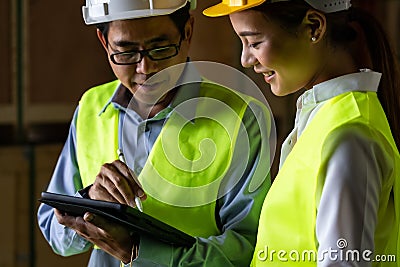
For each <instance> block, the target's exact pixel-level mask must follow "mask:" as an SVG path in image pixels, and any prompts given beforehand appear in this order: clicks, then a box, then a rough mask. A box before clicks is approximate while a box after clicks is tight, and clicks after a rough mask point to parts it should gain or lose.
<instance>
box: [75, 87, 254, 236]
mask: <svg viewBox="0 0 400 267" xmlns="http://www.w3.org/2000/svg"><path fill="white" fill-rule="evenodd" d="M117 86H118V83H116V82H113V83H110V84H106V85H103V86H100V87H97V88H95V89H92V90H89V91H88V93H86V94H85V95H84V97H83V98H82V100H81V102H80V108H79V114H78V122H77V139H78V140H77V144H78V145H77V146H78V148H77V153H78V163H79V168H80V171H81V175H82V181H83V184H84V186H87V185H89V184H91V183H93V181H94V179H95V177H96V175H97V174H98V172H99V170H100V166H101V165H102V164H104V163H106V162H112V161H113V160H115V159H116V158H117V155H116V149H117V145H118V113H117V111H116V110H115V109H114V108H111V107H109V108H107V109H106V111H105V112H104V113H103V114H102V115H101V116H98V115H97V112H98V111H99V110H101V108H102V107H103V106H104V105H105V103H107V101H108V100H109V99H110V97H111V96H112V94H113V92H114V91H115V89H116V87H117ZM99 94H101V96H98V95H99ZM202 98H205V99H213V100H215V101H217V102H219V103H220V104H221V103H225V104H226V105H227V106H228V107H230V111H227V109H221V108H219V110H218V109H212V108H211V109H210V107H209V101H206V102H205V103H204V104H203V102H202V101H201V99H202ZM211 102H212V101H211ZM220 106H221V105H220ZM193 108H196V117H197V118H196V119H195V120H193V121H187V119H186V118H184V117H181V116H180V115H179V112H176V113H174V112H172V114H171V116H170V117H169V118H168V119H167V121H166V123H165V125H164V127H163V129H162V130H161V133H160V135H159V136H158V138H157V140H156V141H155V143H154V146H153V149H152V150H151V152H150V155H149V157H148V160H147V162H146V164H145V166H144V168H143V170H142V172H141V173H140V175H139V179H140V181H141V183H142V185H143V188H144V191H145V192H146V193H147V195H148V198H147V199H146V200H145V201H143V209H144V211H145V212H146V213H147V214H150V215H151V216H153V217H156V218H158V219H159V220H161V221H164V222H166V223H168V224H170V225H172V226H174V227H176V228H178V229H180V230H182V231H184V232H186V233H188V234H190V235H192V236H200V237H208V236H211V235H218V234H220V230H219V229H218V227H217V224H216V221H215V201H216V199H217V195H218V189H219V185H220V182H221V178H222V177H223V176H224V174H225V172H226V171H227V169H228V168H229V166H230V162H231V157H232V151H233V149H234V145H235V141H236V137H237V133H238V130H239V126H240V124H241V119H242V117H243V114H244V112H245V110H246V108H247V103H246V101H244V100H243V98H242V97H241V96H239V95H236V94H235V93H232V92H231V91H230V90H226V89H224V88H222V87H220V86H217V85H213V84H210V83H202V85H201V89H200V96H199V101H198V103H197V104H196V105H195V106H193ZM210 111H213V114H212V116H211V119H207V118H206V117H207V114H209V112H210ZM232 111H233V112H234V115H235V116H234V117H232V114H229V113H228V112H232ZM82 114H83V115H82ZM214 120H215V121H214ZM221 125H222V127H221ZM100 129H101V130H100ZM178 137H179V138H178ZM207 140H208V141H209V140H212V142H213V144H210V143H207V142H208V141H207ZM202 142H205V144H204V143H203V144H202ZM82 147H83V149H82ZM179 148H180V151H179V150H177V149H179ZM202 149H205V150H204V151H202ZM213 149H216V150H215V151H218V153H215V155H214V157H213V158H212V164H210V165H207V164H208V163H209V162H207V160H208V159H210V155H213V154H211V153H214V152H215V151H214V150H213ZM202 153H203V158H202ZM204 156H205V157H204ZM96 157H97V158H96ZM202 159H204V160H202ZM163 182H164V183H163ZM209 184H212V185H214V186H212V187H210V188H209V189H208V190H197V189H201V188H202V187H203V186H205V185H209ZM171 185H172V186H171ZM190 188H195V190H192V192H193V194H192V193H191V191H190ZM195 196H197V197H195ZM193 199H195V201H197V203H202V204H201V205H197V206H194V207H192V206H193V205H192V203H189V205H186V206H187V207H182V205H178V206H177V205H176V201H178V202H179V201H181V203H182V204H183V203H184V202H185V201H191V200H193ZM209 199H212V201H211V202H210V201H207V200H209ZM182 201H183V202H182ZM172 204H173V205H172Z"/></svg>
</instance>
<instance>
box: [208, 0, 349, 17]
mask: <svg viewBox="0 0 400 267" xmlns="http://www.w3.org/2000/svg"><path fill="white" fill-rule="evenodd" d="M266 1H268V0H222V2H221V3H219V4H216V5H214V6H211V7H209V8H207V9H205V10H204V11H203V14H204V15H206V16H209V17H219V16H224V15H229V14H231V13H234V12H237V11H241V10H245V9H249V8H252V7H255V6H258V5H261V4H262V3H264V2H266ZM286 1H290V0H269V3H275V2H286ZM304 1H305V2H307V3H308V4H309V5H311V6H312V7H313V8H315V9H317V10H320V11H322V12H325V13H332V12H337V11H342V10H347V9H349V8H350V7H351V3H350V2H351V0H304Z"/></svg>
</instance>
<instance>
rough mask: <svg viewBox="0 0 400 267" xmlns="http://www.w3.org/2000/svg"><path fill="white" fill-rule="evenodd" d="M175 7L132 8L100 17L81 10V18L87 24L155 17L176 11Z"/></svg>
mask: <svg viewBox="0 0 400 267" xmlns="http://www.w3.org/2000/svg"><path fill="white" fill-rule="evenodd" d="M176 10H177V9H151V10H133V11H127V12H121V13H119V14H113V15H105V16H101V17H91V16H89V15H87V13H85V12H86V11H85V10H83V14H84V16H83V18H84V20H85V23H86V24H87V25H90V24H97V23H104V22H111V21H115V20H125V19H138V18H146V17H155V16H163V15H169V14H171V13H173V12H174V11H176Z"/></svg>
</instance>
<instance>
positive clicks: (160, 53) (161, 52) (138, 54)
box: [110, 37, 182, 65]
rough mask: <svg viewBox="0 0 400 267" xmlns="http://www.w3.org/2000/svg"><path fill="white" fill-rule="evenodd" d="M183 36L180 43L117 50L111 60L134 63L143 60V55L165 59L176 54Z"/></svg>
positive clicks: (117, 62) (115, 62)
mask: <svg viewBox="0 0 400 267" xmlns="http://www.w3.org/2000/svg"><path fill="white" fill-rule="evenodd" d="M181 43H182V37H181V38H180V39H179V43H178V44H170V45H166V46H160V47H155V48H151V49H144V50H131V51H126V52H117V53H114V54H111V55H110V59H111V61H112V62H113V63H114V64H116V65H132V64H136V63H139V62H140V61H142V59H143V57H145V56H146V57H148V58H150V59H151V60H154V61H157V60H163V59H168V58H172V57H174V56H176V55H177V54H178V53H179V49H180V47H181Z"/></svg>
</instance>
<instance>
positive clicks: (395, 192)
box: [252, 92, 400, 267]
mask: <svg viewBox="0 0 400 267" xmlns="http://www.w3.org/2000/svg"><path fill="white" fill-rule="evenodd" d="M382 118H385V114H384V112H383V110H382V108H381V105H380V103H379V101H378V98H377V96H376V93H373V92H368V93H361V92H350V93H345V94H341V95H339V96H337V97H335V98H333V99H331V100H329V101H328V102H327V103H326V104H324V105H323V106H322V107H321V109H320V110H319V111H318V112H317V114H316V115H315V117H314V118H313V120H312V121H311V122H310V124H309V125H308V126H307V128H306V129H305V130H304V132H303V133H302V135H301V136H300V138H299V139H298V141H297V143H296V144H295V146H294V147H293V150H292V152H291V153H290V154H289V155H288V157H287V159H286V161H285V162H284V164H283V166H282V168H281V170H280V171H279V173H278V175H277V177H276V179H275V181H274V182H273V184H272V187H271V189H270V191H269V192H268V194H267V197H266V198H265V201H264V204H263V208H262V211H261V215H260V221H259V229H258V236H257V244H256V249H255V252H254V256H253V261H252V266H282V265H287V266H302V267H304V266H317V262H318V255H317V248H318V244H317V243H316V230H315V227H316V215H317V203H318V202H319V196H320V195H319V192H321V188H318V186H321V185H318V184H317V177H319V175H323V174H321V173H320V171H322V170H321V169H323V168H320V167H321V165H323V164H324V162H321V160H322V159H321V154H322V151H323V146H324V143H325V142H326V141H327V140H328V139H327V137H328V136H329V134H330V133H332V132H333V131H334V130H335V129H338V128H339V127H341V126H344V125H345V124H347V125H348V124H353V123H354V124H355V123H356V124H358V125H364V126H366V128H367V129H368V130H369V131H371V132H372V133H375V136H376V140H377V142H379V143H380V144H382V147H384V144H388V143H389V144H390V145H389V146H390V147H391V152H392V154H393V158H394V160H395V166H396V167H395V170H394V171H393V174H392V176H391V177H387V180H386V178H385V182H384V183H386V185H384V186H383V189H382V192H381V197H380V204H379V210H378V224H377V228H376V233H382V232H386V233H387V231H390V233H391V234H390V237H389V236H388V235H385V237H384V238H383V239H382V237H381V236H379V235H378V234H377V235H375V253H376V255H389V254H397V261H398V260H400V254H399V250H400V238H399V215H400V212H399V208H400V206H399V205H400V188H399V180H398V179H399V177H400V156H399V153H398V150H397V148H396V145H395V143H394V140H393V137H392V135H391V132H390V128H389V125H388V123H387V121H386V120H385V119H382ZM322 186H323V185H322ZM391 194H392V195H391ZM390 195H391V197H392V198H390V197H389V196H390ZM380 238H381V239H380ZM332 249H338V248H332ZM280 251H282V252H280ZM360 253H362V252H360ZM309 257H310V258H309ZM372 257H373V255H371V258H372ZM310 259H311V260H310ZM373 264H376V265H373V266H380V265H379V263H378V262H375V263H373ZM391 264H393V265H391ZM384 266H397V265H396V263H388V262H385V263H384Z"/></svg>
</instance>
